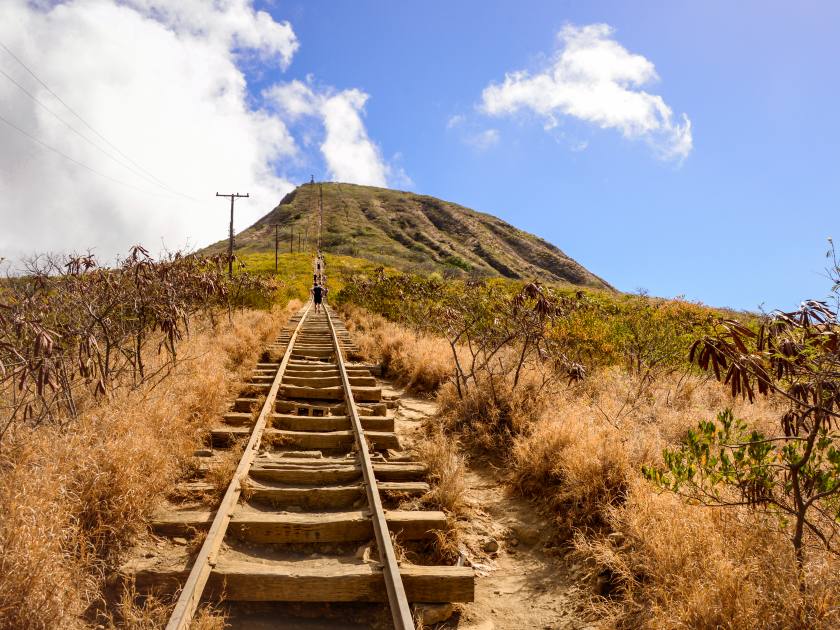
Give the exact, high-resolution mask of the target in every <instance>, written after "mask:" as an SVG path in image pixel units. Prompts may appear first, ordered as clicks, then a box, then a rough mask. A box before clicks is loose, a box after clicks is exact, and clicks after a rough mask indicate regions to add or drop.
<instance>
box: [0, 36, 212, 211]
mask: <svg viewBox="0 0 840 630" xmlns="http://www.w3.org/2000/svg"><path fill="white" fill-rule="evenodd" d="M0 47H2V48H3V50H5V51H6V52H7V53H8V54H9V56H11V57H12V59H14V60H15V61H17V62H18V63H19V64H20V65H21V66H22V67H23V69H24V70H26V71H27V72H28V73H29V74H30V75H31V76H32V78H33V79H35V80H36V81H37V82H38V83H40V84H41V85H42V86H43V87H44V89H45V90H46V91H47V92H49V93H50V94H51V95H52V96H53V97H54V98H55V99H56V100H57V101H58V102H59V103H61V104H62V105H63V106H64V107H65V108H66V109H67V111H69V112H70V113H71V114H73V116H75V117H76V118H77V119H78V120H79V121H80V122H81V123H82V124H83V125H84V126H85V127H87V128H88V129H90V131H92V132H93V133H94V134H95V135H96V136H97V137H98V138H99V139H101V140H102V141H103V142H104V143H105V144H107V145H108V146H109V147H111V148H112V149H113V150H114V151H116V152H117V153H118V154H119V155H120V156H122V157H123V158H125V159H126V160H127V161H128V162H129V163H131V164H133V165H134V166H135V167H137V168H138V169H139V170H140V171H142V172H143V173H145V174H146V175H147V176H148V177H150V178H151V179H152V180H154V182H155V183H156V185H158V186H160V187H161V188H163V189H165V190H167V191H169V192H170V193H172V194H175V195H179V196H181V197H184V198H186V199H190V200H192V201H196V202H198V203H201V201H200V200H199V199H196V198H195V197H191V196H189V195H186V194H184V193H182V192H179V191H177V190H174V189H172V188H170V187H169V186H167V185H166V183H164V182H162V181H161V180H160V179H158V178H157V177H155V176H154V175H153V174H152V173H150V172H149V171H148V170H146V169H145V168H143V167H142V166H141V165H140V164H138V163H137V162H135V161H134V160H132V159H131V158H130V157H129V156H127V155H126V154H125V153H123V152H122V151H120V149H119V148H118V147H117V146H116V145H114V144H113V143H112V142H111V141H110V140H108V138H106V137H105V136H103V135H102V134H101V133H99V132H98V131H97V130H96V129H94V128H93V126H92V125H91V124H90V123H88V121H86V120H85V119H84V118H82V116H81V115H80V114H78V113H77V112H76V110H74V109H73V108H72V107H70V106H69V105H68V104H67V103H66V102H65V101H64V99H62V98H61V97H60V96H59V95H58V94H56V93H55V92H54V91H53V90H52V88H50V86H49V85H47V84H46V83H45V82H44V81H42V80H41V78H40V77H39V76H38V75H37V74H35V72H34V71H33V70H32V69H30V68H29V66H27V65H26V64H25V63H24V62H23V61H21V59H20V58H19V57H18V56H17V55H15V53H13V52H12V51H11V50H10V49H9V47H8V46H6V44H4V43H3V42H2V41H0ZM3 74H5V73H3ZM6 76H7V78H8V75H6ZM13 83H15V85H18V84H17V82H15V81H13ZM18 87H20V85H18ZM21 89H23V88H21ZM24 91H26V90H24ZM27 94H28V92H27ZM30 96H31V95H30ZM33 98H34V97H33ZM62 122H63V121H62ZM65 124H66V123H65ZM68 126H69V125H68ZM71 129H72V127H71ZM77 133H78V132H77ZM80 135H81V134H80ZM82 137H84V136H82ZM94 146H96V145H94ZM106 155H107V154H106ZM109 157H111V156H109ZM112 159H116V158H112Z"/></svg>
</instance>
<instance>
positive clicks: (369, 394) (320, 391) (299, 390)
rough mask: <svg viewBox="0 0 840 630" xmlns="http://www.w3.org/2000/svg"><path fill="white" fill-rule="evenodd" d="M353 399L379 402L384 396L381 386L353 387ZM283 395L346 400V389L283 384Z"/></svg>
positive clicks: (281, 388)
mask: <svg viewBox="0 0 840 630" xmlns="http://www.w3.org/2000/svg"><path fill="white" fill-rule="evenodd" d="M351 389H352V390H353V399H354V400H357V401H363V402H364V401H373V402H379V401H380V400H381V398H382V388H381V387H351ZM280 393H281V395H283V396H285V397H286V398H303V399H309V400H344V389H342V388H341V387H340V386H335V387H306V386H300V385H282V386H281V387H280Z"/></svg>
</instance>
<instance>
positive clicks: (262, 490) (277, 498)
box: [247, 481, 429, 510]
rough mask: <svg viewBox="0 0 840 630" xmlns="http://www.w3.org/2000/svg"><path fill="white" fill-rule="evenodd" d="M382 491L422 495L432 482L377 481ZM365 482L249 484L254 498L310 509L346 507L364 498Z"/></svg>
mask: <svg viewBox="0 0 840 630" xmlns="http://www.w3.org/2000/svg"><path fill="white" fill-rule="evenodd" d="M376 485H377V487H378V488H379V491H380V492H399V493H401V494H411V495H420V494H425V493H426V492H428V491H429V484H427V483H425V482H422V481H389V482H381V483H377V484H376ZM364 495H365V489H364V486H363V485H362V484H360V483H359V484H348V485H344V486H322V487H312V486H280V485H278V486H268V485H265V484H262V483H258V482H250V483H249V484H248V491H247V496H248V498H249V500H250V499H253V500H255V501H264V502H266V503H271V504H273V505H297V506H301V507H304V508H307V509H310V510H314V509H328V508H343V507H348V506H351V505H353V504H354V503H355V502H356V501H358V500H359V499H360V498H362V497H364Z"/></svg>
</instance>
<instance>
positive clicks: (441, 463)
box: [415, 427, 468, 518]
mask: <svg viewBox="0 0 840 630" xmlns="http://www.w3.org/2000/svg"><path fill="white" fill-rule="evenodd" d="M415 448H416V450H417V455H418V457H419V459H420V460H421V461H422V462H423V463H425V464H426V466H428V468H429V483H430V485H431V488H432V489H431V490H430V491H429V492H428V493H427V494H426V495H425V496H424V497H423V501H424V503H427V504H430V505H434V506H436V507H439V508H441V509H443V510H446V511H447V512H448V513H449V514H450V515H452V516H453V517H455V518H457V517H459V516H464V515H466V514H467V512H468V502H467V480H466V475H465V473H466V460H465V457H464V455H463V453H462V452H461V449H460V446H459V444H458V441H457V440H455V439H453V438H452V436H451V435H444V433H443V432H442V431H441V430H440V427H430V432H429V433H428V434H427V435H426V436H425V439H423V440H421V441H420V442H418V444H417V445H416V447H415Z"/></svg>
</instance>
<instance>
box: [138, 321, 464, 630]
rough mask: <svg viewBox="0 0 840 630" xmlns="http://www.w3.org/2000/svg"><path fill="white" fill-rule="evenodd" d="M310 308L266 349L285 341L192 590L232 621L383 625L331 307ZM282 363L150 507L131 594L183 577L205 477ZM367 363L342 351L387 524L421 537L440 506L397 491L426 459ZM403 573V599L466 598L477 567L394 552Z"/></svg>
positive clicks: (416, 540)
mask: <svg viewBox="0 0 840 630" xmlns="http://www.w3.org/2000/svg"><path fill="white" fill-rule="evenodd" d="M307 309H308V307H305V308H304V309H303V310H302V311H301V313H299V314H298V315H297V316H296V317H295V318H293V319H292V321H291V322H290V324H289V325H288V326H287V327H286V328H284V330H283V331H282V333H281V334H280V336H279V337H278V339H277V340H276V341H275V342H274V344H272V345H271V346H270V347H269V348H268V349H267V352H266V354H265V355H264V356H269V357H276V356H285V355H286V354H287V353H288V356H287V357H286V359H285V363H286V365H285V371H284V372H283V373H282V375H281V380H280V384H279V389H278V390H277V397H276V400H275V402H274V404H273V406H272V407H273V409H271V413H270V414H268V418H267V422H266V426H265V430H264V432H263V434H262V439H261V442H260V447H259V452H258V453H256V457H255V458H254V461H253V464H252V465H251V466H250V469H249V470H248V474H247V476H245V477H244V479H243V481H242V483H241V495H239V496H238V501H237V502H236V504H235V507H234V508H233V509H232V511H231V513H230V520H229V524H227V525H226V527H225V528H223V535H224V540H223V542H222V544H221V547H220V549H219V552H218V555H214V554H211V557H210V560H209V561H208V572H209V579H208V580H207V585H206V588H203V589H201V588H199V593H200V594H202V596H203V599H205V600H209V601H212V602H217V603H219V605H220V607H221V608H222V609H223V610H225V611H226V612H227V613H228V615H229V619H228V623H229V624H230V627H234V628H263V627H275V628H304V627H306V628H318V627H330V628H337V627H389V626H390V625H391V623H390V615H389V613H388V610H387V604H386V605H383V603H384V602H386V601H387V596H386V588H385V579H384V577H383V571H382V566H381V565H380V563H379V562H378V559H379V554H378V550H377V545H376V543H375V538H374V527H373V523H372V516H373V514H372V510H371V508H370V505H369V501H368V498H367V496H366V487H365V485H364V483H363V480H362V467H361V464H360V457H359V453H358V446H357V444H356V441H355V434H354V432H353V430H352V427H351V417H350V415H349V411H348V402H347V399H346V396H345V394H346V392H345V390H344V388H343V387H342V378H341V374H340V370H339V365H338V358H337V355H336V349H335V346H334V344H333V341H332V337H331V332H330V327H329V322H328V321H327V315H326V313H325V312H324V311H321V312H320V313H317V314H316V313H314V312H313V311H312V310H311V309H309V310H307ZM302 318H303V321H302V323H301V324H300V328H299V331H298V334H297V339H296V340H295V342H294V343H293V344H292V345H291V348H288V346H289V345H290V344H289V341H290V339H291V337H292V336H293V332H294V330H295V328H296V327H297V325H298V323H299V322H300V321H301V319H302ZM332 319H333V325H334V326H335V329H336V337H337V339H338V341H339V342H340V344H341V346H342V348H343V354H344V355H345V356H346V355H350V356H353V354H354V352H355V350H356V348H355V347H354V345H353V343H352V341H351V340H350V338H349V335H348V333H347V331H346V329H345V328H344V326H343V325H342V324H341V323H340V322H339V321H338V320H336V319H335V317H333V318H332ZM280 366H281V362H280V361H274V360H268V361H264V362H261V363H258V364H257V366H256V367H255V369H254V372H253V377H252V379H251V382H250V383H248V384H246V385H245V387H244V390H243V392H242V394H241V395H240V397H239V398H237V399H236V401H235V403H234V404H233V406H232V408H231V410H230V412H229V413H227V414H225V416H224V418H223V419H222V420H223V421H222V423H221V424H220V425H219V426H217V427H216V428H214V429H213V431H212V443H211V444H210V445H209V446H210V448H206V449H201V450H199V451H196V453H195V456H196V458H197V460H198V462H200V463H198V464H197V465H196V466H195V469H196V471H197V472H196V477H197V478H196V479H193V480H190V481H187V482H184V483H182V484H180V485H179V487H178V488H177V489H176V491H175V492H174V493H173V496H172V500H170V501H169V502H168V503H167V504H166V505H165V506H162V508H161V510H160V511H159V513H158V515H157V516H156V518H155V519H154V522H153V524H152V529H153V534H154V535H153V538H152V543H151V544H149V545H147V549H139V550H138V554H137V557H135V558H133V559H132V560H131V561H129V562H128V563H127V564H126V565H125V566H124V570H123V573H124V574H125V575H126V576H128V577H129V578H133V579H134V580H135V587H136V589H137V591H138V593H140V594H145V593H151V592H156V593H174V592H176V591H177V590H178V589H179V588H180V587H181V586H182V585H183V584H184V582H185V581H186V579H187V576H188V574H189V573H190V567H191V563H192V561H193V559H194V554H193V553H191V552H192V551H194V550H196V549H197V548H198V547H200V546H201V545H202V542H203V538H204V532H205V531H206V530H207V529H208V528H209V527H210V526H211V523H213V521H214V518H216V514H215V512H214V511H212V510H210V509H208V507H207V504H206V501H207V497H208V496H212V495H213V492H214V490H215V488H216V486H214V485H213V484H212V483H211V482H210V481H209V480H208V479H207V478H206V477H204V478H203V475H206V474H207V472H208V471H210V470H211V469H212V468H213V467H215V466H217V465H219V463H220V462H221V461H222V460H224V459H225V458H227V459H228V460H231V461H234V462H235V461H236V459H237V458H238V454H239V452H241V449H242V444H243V442H244V441H245V440H247V439H249V437H250V436H251V434H252V431H253V430H254V429H253V428H254V425H255V423H256V421H257V412H258V411H259V409H258V407H259V406H260V403H261V399H260V397H261V396H264V395H266V394H269V393H270V390H271V388H272V383H274V380H275V377H276V376H278V369H279V368H280ZM372 370H374V371H375V368H373V367H372V366H369V365H364V364H357V363H346V373H347V376H348V380H349V383H350V386H351V389H352V396H353V400H354V401H355V404H356V406H357V408H358V411H359V415H360V421H361V425H362V427H363V429H364V436H365V438H366V439H367V443H368V445H369V448H370V451H371V461H372V467H373V472H374V474H375V478H376V481H377V483H376V485H377V486H378V490H379V492H380V494H381V499H382V502H383V504H384V506H385V508H386V511H385V519H386V521H387V527H388V529H389V530H390V533H391V535H392V536H393V538H394V539H395V540H396V541H397V543H398V545H399V546H400V547H405V548H408V549H411V546H412V545H413V544H417V545H418V546H419V547H418V548H422V545H424V544H427V543H425V542H423V541H427V540H428V539H430V538H432V537H433V536H434V531H435V530H441V529H444V528H445V527H446V518H445V515H444V514H443V513H442V512H437V511H409V510H401V509H399V505H400V503H401V501H403V500H404V499H407V498H410V497H412V496H417V495H422V494H423V493H425V492H426V491H427V490H428V485H427V484H426V482H425V481H423V478H424V476H425V473H426V470H425V467H424V466H423V465H422V464H419V463H417V462H414V461H412V460H411V459H410V458H408V457H406V456H405V455H403V454H402V453H401V452H400V443H399V440H398V438H397V436H396V434H395V433H394V418H393V414H392V413H389V407H390V408H394V407H395V406H396V401H395V400H388V399H383V396H382V390H381V387H380V386H379V385H378V384H377V381H376V379H375V378H374V376H373V374H372ZM351 404H353V402H352V401H351ZM232 453H233V455H232ZM229 491H230V489H229ZM225 530H226V531H225ZM201 553H203V551H202V552H201ZM201 553H199V556H198V557H199V560H200V559H201V557H202V556H201ZM412 557H415V556H414V555H413V556H412ZM399 575H400V576H401V578H402V583H403V584H404V587H405V592H406V595H407V598H408V600H409V601H410V602H431V603H434V602H466V601H471V600H472V599H473V592H474V578H473V571H472V569H470V568H467V567H460V566H423V565H410V564H408V563H406V562H403V563H402V564H401V565H400V567H399ZM202 591H203V592H202Z"/></svg>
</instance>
